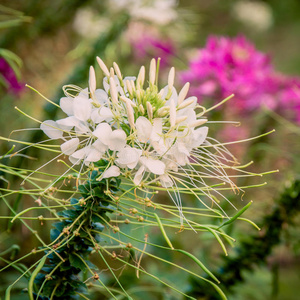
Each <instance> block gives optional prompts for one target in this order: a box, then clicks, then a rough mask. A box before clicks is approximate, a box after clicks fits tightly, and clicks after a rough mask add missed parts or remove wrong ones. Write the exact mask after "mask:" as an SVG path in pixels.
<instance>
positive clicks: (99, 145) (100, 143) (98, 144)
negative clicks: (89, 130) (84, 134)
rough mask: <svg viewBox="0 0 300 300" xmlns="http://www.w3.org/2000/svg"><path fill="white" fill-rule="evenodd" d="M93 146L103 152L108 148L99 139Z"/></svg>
mask: <svg viewBox="0 0 300 300" xmlns="http://www.w3.org/2000/svg"><path fill="white" fill-rule="evenodd" d="M92 147H94V148H95V149H97V151H98V152H100V153H102V154H104V152H105V151H106V150H107V146H106V145H104V144H103V143H102V142H101V141H100V140H99V139H98V140H96V141H95V142H94V143H93V145H92Z"/></svg>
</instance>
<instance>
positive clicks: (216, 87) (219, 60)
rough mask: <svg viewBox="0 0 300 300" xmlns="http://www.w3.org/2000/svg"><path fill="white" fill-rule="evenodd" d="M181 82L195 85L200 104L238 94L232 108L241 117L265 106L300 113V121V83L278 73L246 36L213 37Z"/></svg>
mask: <svg viewBox="0 0 300 300" xmlns="http://www.w3.org/2000/svg"><path fill="white" fill-rule="evenodd" d="M181 80H182V81H183V82H187V81H189V82H190V83H191V88H190V94H192V95H195V96H197V97H198V101H199V102H202V101H203V100H212V99H213V101H216V102H219V101H220V100H222V99H224V98H226V97H228V96H229V95H231V94H234V95H235V97H234V98H233V99H232V100H231V103H232V105H231V106H230V108H231V109H232V110H235V111H237V112H239V113H243V112H244V113H248V112H251V111H255V110H257V109H259V108H261V107H263V106H264V107H268V108H269V109H272V110H277V111H279V112H281V111H283V110H285V111H288V110H294V112H295V110H296V111H298V114H296V115H297V116H298V117H296V118H298V119H299V120H300V104H299V102H300V99H299V94H300V92H299V90H300V79H295V78H289V77H287V76H284V75H282V74H279V73H277V72H275V70H274V68H273V66H272V64H271V60H270V57H269V56H268V55H266V54H264V53H262V52H260V51H258V50H256V49H255V46H254V45H253V44H252V43H251V42H249V41H247V40H246V38H245V37H243V36H238V37H236V38H228V37H215V36H211V37H209V38H208V41H207V43H206V45H205V47H204V48H202V49H200V50H199V53H198V56H197V57H196V58H195V59H193V60H191V61H190V63H189V69H188V70H187V71H184V72H182V73H181ZM296 87H298V92H297V91H296V90H295V89H296Z"/></svg>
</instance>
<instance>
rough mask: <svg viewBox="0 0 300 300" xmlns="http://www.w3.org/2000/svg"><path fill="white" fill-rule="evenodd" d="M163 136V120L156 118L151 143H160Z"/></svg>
mask: <svg viewBox="0 0 300 300" xmlns="http://www.w3.org/2000/svg"><path fill="white" fill-rule="evenodd" d="M161 136H162V119H158V118H155V119H154V120H153V127H152V132H151V137H150V139H151V141H156V142H157V141H159V140H160V139H161Z"/></svg>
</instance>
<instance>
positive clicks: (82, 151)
mask: <svg viewBox="0 0 300 300" xmlns="http://www.w3.org/2000/svg"><path fill="white" fill-rule="evenodd" d="M89 151H90V146H87V147H84V148H81V149H79V150H77V151H76V152H74V153H73V154H72V155H71V157H72V158H76V159H79V160H81V159H84V158H85V157H86V155H87V154H88V152H89Z"/></svg>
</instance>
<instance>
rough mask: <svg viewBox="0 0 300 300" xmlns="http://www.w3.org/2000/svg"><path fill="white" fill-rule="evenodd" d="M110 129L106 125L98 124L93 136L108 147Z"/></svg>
mask: <svg viewBox="0 0 300 300" xmlns="http://www.w3.org/2000/svg"><path fill="white" fill-rule="evenodd" d="M111 134H112V129H111V127H110V125H109V124H107V123H100V124H99V125H98V126H97V127H96V130H95V131H94V132H93V135H94V136H96V137H97V138H98V139H99V140H100V141H101V142H102V143H103V144H105V145H108V144H109V140H110V138H111Z"/></svg>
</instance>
